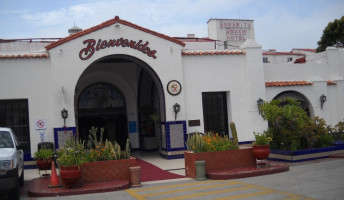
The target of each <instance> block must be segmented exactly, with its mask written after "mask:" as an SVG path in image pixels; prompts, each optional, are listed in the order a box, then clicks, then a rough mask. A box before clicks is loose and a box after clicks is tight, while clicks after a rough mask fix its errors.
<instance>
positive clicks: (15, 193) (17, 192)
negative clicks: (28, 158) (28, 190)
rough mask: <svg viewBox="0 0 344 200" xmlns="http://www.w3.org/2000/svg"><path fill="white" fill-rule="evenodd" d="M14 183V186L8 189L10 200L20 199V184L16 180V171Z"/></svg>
mask: <svg viewBox="0 0 344 200" xmlns="http://www.w3.org/2000/svg"><path fill="white" fill-rule="evenodd" d="M15 180H16V185H15V187H14V188H13V189H12V190H11V191H10V194H9V196H10V199H11V200H18V199H20V186H19V181H18V172H17V173H16V179H15Z"/></svg>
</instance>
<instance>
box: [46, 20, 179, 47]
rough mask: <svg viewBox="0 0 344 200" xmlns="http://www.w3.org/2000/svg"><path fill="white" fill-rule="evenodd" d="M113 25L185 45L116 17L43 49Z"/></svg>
mask: <svg viewBox="0 0 344 200" xmlns="http://www.w3.org/2000/svg"><path fill="white" fill-rule="evenodd" d="M115 23H119V24H123V25H126V26H129V27H132V28H134V29H138V30H140V31H143V32H146V33H149V34H152V35H155V36H158V37H161V38H163V39H165V40H169V41H171V42H174V43H177V44H179V45H181V46H183V47H184V46H185V44H184V43H183V42H181V41H179V40H177V39H175V38H172V37H169V36H167V35H164V34H161V33H158V32H155V31H152V30H149V29H146V28H143V27H141V26H138V25H136V24H132V23H130V22H128V21H125V20H122V19H120V18H119V17H118V16H116V17H115V18H113V19H110V20H108V21H106V22H103V23H101V24H99V25H97V26H94V27H91V28H89V29H85V30H83V31H80V32H77V33H75V34H73V35H70V36H68V37H65V38H62V39H60V40H58V41H57V42H53V43H51V44H49V45H47V46H46V47H45V48H46V49H47V50H50V49H52V48H55V47H57V46H59V45H61V44H64V43H66V42H69V41H71V40H74V39H76V38H78V37H81V36H84V35H87V34H89V33H92V32H94V31H97V30H99V29H102V28H105V27H108V26H110V25H112V24H115Z"/></svg>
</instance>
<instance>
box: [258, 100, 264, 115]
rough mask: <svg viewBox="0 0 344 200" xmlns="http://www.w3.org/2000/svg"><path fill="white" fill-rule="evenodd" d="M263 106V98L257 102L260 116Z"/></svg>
mask: <svg viewBox="0 0 344 200" xmlns="http://www.w3.org/2000/svg"><path fill="white" fill-rule="evenodd" d="M263 104H264V100H263V99H261V98H259V99H258V100H257V106H258V112H259V114H260V106H262V105H263Z"/></svg>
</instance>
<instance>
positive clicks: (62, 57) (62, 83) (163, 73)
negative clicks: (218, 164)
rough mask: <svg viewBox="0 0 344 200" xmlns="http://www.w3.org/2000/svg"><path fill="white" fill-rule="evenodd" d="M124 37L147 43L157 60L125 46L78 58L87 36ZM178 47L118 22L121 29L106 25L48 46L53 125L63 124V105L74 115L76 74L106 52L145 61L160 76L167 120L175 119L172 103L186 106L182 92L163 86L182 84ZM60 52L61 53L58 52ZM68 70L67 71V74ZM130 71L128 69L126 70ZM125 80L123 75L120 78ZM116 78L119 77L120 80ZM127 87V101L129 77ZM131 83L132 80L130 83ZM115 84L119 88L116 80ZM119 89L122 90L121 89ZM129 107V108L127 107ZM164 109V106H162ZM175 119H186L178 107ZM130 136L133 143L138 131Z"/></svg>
mask: <svg viewBox="0 0 344 200" xmlns="http://www.w3.org/2000/svg"><path fill="white" fill-rule="evenodd" d="M121 37H123V38H126V39H129V40H134V41H139V40H142V41H143V43H144V42H145V41H148V42H149V47H150V48H151V49H154V50H156V51H157V53H156V56H157V59H153V58H151V57H148V56H147V55H146V54H143V53H142V52H139V51H137V50H134V49H131V48H128V47H125V48H124V47H121V46H120V47H112V48H106V49H102V50H99V51H96V52H95V53H94V55H93V56H92V57H91V58H90V59H88V60H81V59H80V58H79V56H78V55H79V51H80V50H81V49H83V48H85V46H84V45H83V41H84V40H86V39H90V38H92V39H95V40H96V41H97V40H98V39H103V40H109V39H119V38H121ZM181 49H182V47H181V46H180V45H178V44H175V43H172V42H170V41H167V40H165V39H162V38H158V37H156V36H154V35H151V34H148V33H144V32H142V31H139V30H137V29H133V28H131V27H128V26H125V25H121V27H120V28H118V27H117V28H114V26H109V27H105V28H103V29H101V30H98V31H95V32H92V33H90V34H88V35H84V36H81V37H79V38H77V39H74V40H71V41H69V42H68V43H65V44H62V45H60V46H58V47H56V48H53V49H51V50H50V51H49V52H50V55H51V62H52V66H51V67H52V84H53V87H52V96H53V116H54V119H53V124H54V125H55V126H57V127H61V126H62V124H61V123H62V118H61V117H60V116H59V113H60V111H61V109H63V108H66V109H67V110H69V114H70V116H75V113H74V105H75V104H74V90H75V88H76V84H77V83H78V80H79V77H80V76H81V74H82V73H83V71H84V70H85V69H86V68H87V67H89V66H90V65H91V64H92V63H94V62H96V61H97V60H98V59H100V58H103V57H104V56H108V55H115V54H122V55H123V54H124V55H128V56H133V57H135V58H138V59H140V60H142V61H143V62H145V63H146V64H148V65H149V66H150V67H152V69H153V70H154V71H155V72H156V74H157V75H158V76H159V78H160V81H161V83H162V87H163V89H164V96H165V106H166V107H165V109H166V121H174V112H173V108H172V105H173V104H175V103H179V104H180V105H181V107H182V108H185V104H184V91H183V90H182V92H181V93H180V94H179V95H178V96H171V95H170V94H168V92H167V91H166V89H165V88H166V85H167V84H168V82H169V81H170V80H178V81H179V82H180V83H181V85H182V86H183V85H184V81H183V74H182V62H181ZM60 51H61V52H60ZM66 72H67V73H66ZM128 73H129V72H128ZM121 78H122V79H125V76H124V77H121ZM121 78H120V77H119V79H118V80H120V79H121ZM105 79H110V77H108V78H107V77H105ZM124 82H126V84H127V86H123V87H125V88H128V93H130V94H125V98H126V100H129V99H130V98H131V97H135V95H136V94H134V93H135V92H136V90H137V89H136V88H135V87H136V86H133V85H134V84H135V83H133V82H131V81H130V80H124ZM130 82H131V83H130ZM115 86H117V87H118V85H117V83H116V84H115ZM62 87H63V88H64V94H63V95H62V93H61V88H62ZM119 89H121V88H119ZM121 91H122V90H121ZM131 101H136V99H135V100H134V99H131V100H129V102H127V112H128V113H129V114H130V113H132V112H133V111H132V110H131V109H133V106H135V108H136V105H137V104H136V102H135V103H134V102H131ZM129 106H131V108H129ZM161 109H163V108H161ZM128 120H133V121H137V113H132V115H128ZM178 120H185V109H181V111H180V112H179V113H178ZM66 124H67V126H75V124H76V122H75V117H70V118H68V119H67V120H66ZM129 136H130V137H132V138H131V139H134V141H135V142H133V144H134V145H135V144H138V132H137V133H134V134H133V133H130V134H129Z"/></svg>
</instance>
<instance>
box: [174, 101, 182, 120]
mask: <svg viewBox="0 0 344 200" xmlns="http://www.w3.org/2000/svg"><path fill="white" fill-rule="evenodd" d="M179 111H180V105H179V104H178V103H175V104H174V105H173V112H174V121H176V120H177V114H178V112H179Z"/></svg>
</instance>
